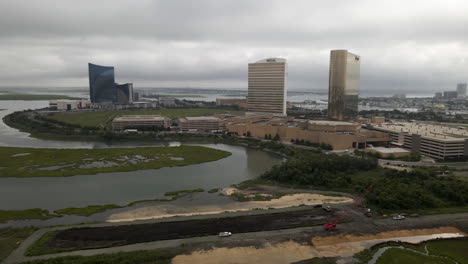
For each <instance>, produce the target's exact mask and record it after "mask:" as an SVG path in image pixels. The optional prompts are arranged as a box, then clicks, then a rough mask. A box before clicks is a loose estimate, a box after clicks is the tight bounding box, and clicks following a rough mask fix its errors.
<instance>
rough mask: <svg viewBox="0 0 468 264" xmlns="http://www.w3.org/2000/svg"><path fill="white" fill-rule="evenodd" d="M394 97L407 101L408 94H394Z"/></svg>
mask: <svg viewBox="0 0 468 264" xmlns="http://www.w3.org/2000/svg"><path fill="white" fill-rule="evenodd" d="M392 97H393V98H396V99H405V98H406V94H394V95H393V96H392Z"/></svg>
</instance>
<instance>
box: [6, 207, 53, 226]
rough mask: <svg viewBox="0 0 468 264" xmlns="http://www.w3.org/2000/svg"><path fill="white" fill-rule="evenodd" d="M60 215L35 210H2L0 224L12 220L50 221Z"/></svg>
mask: <svg viewBox="0 0 468 264" xmlns="http://www.w3.org/2000/svg"><path fill="white" fill-rule="evenodd" d="M57 216H58V215H53V214H50V213H49V211H47V210H43V209H39V208H33V209H26V210H0V223H5V222H8V221H10V220H24V219H42V220H44V219H49V218H53V217H57Z"/></svg>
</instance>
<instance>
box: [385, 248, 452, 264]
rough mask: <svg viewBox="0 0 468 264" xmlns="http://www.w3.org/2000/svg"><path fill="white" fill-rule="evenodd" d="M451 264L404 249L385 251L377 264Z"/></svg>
mask: <svg viewBox="0 0 468 264" xmlns="http://www.w3.org/2000/svg"><path fill="white" fill-rule="evenodd" d="M414 263H424V264H449V263H453V262H449V261H447V260H444V259H441V258H437V257H430V256H424V255H421V254H418V253H414V252H411V251H408V250H404V249H398V248H391V249H388V250H387V251H385V253H384V254H383V255H382V256H381V257H380V258H379V259H378V260H377V264H414Z"/></svg>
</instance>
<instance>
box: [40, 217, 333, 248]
mask: <svg viewBox="0 0 468 264" xmlns="http://www.w3.org/2000/svg"><path fill="white" fill-rule="evenodd" d="M327 216H330V213H326V212H324V211H323V210H321V209H311V210H304V211H292V212H282V213H273V214H262V215H251V216H236V217H226V218H211V219H200V220H189V221H175V222H161V223H152V224H136V225H123V226H112V227H93V228H90V227H88V228H73V229H67V230H63V231H59V232H58V233H57V234H56V236H55V237H54V238H53V239H52V240H50V241H49V243H47V244H48V247H50V248H94V247H110V246H118V245H127V244H134V243H142V242H149V241H157V240H168V239H178V238H188V237H199V236H208V235H217V234H218V233H219V232H223V231H229V232H232V233H233V234H236V233H246V232H256V231H270V230H278V229H287V228H295V227H304V226H312V225H321V224H324V223H325V222H326V217H327Z"/></svg>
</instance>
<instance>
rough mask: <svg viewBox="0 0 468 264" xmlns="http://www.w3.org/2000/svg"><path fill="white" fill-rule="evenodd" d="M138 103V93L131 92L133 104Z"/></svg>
mask: <svg viewBox="0 0 468 264" xmlns="http://www.w3.org/2000/svg"><path fill="white" fill-rule="evenodd" d="M138 101H140V93H138V92H133V102H138Z"/></svg>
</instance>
